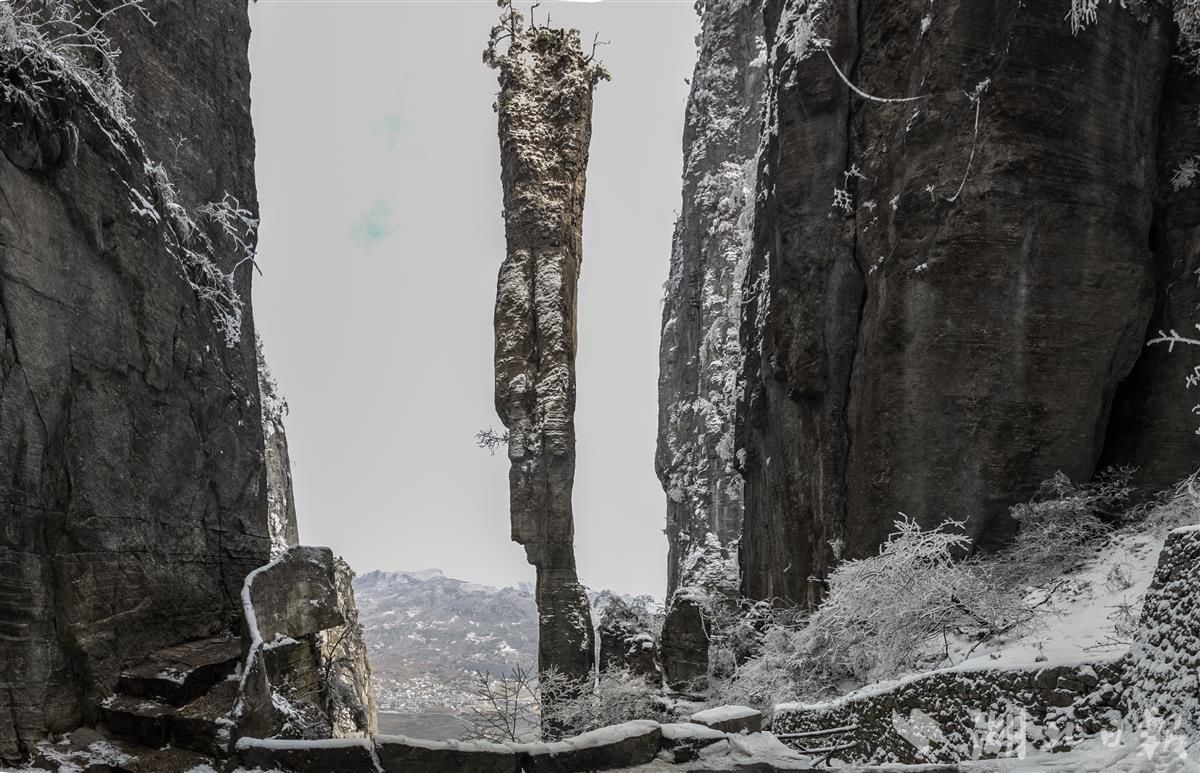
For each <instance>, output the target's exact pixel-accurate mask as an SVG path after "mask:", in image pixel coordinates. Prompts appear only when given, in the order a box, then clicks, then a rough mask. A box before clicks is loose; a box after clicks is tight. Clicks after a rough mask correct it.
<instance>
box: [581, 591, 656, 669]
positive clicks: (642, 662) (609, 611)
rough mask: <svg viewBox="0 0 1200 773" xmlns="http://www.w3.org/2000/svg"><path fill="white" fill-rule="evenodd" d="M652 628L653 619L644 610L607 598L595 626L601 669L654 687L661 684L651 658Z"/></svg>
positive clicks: (614, 598) (653, 626)
mask: <svg viewBox="0 0 1200 773" xmlns="http://www.w3.org/2000/svg"><path fill="white" fill-rule="evenodd" d="M654 628H655V625H654V619H653V617H652V616H651V615H650V613H649V612H648V611H647V610H646V609H645V608H644V607H639V606H637V605H635V604H628V603H626V602H625V601H623V600H622V599H620V598H617V597H615V596H613V597H611V598H609V599H608V603H607V605H606V606H605V607H604V611H603V612H602V613H601V615H600V624H599V625H597V626H596V635H597V636H598V637H599V639H600V642H599V643H600V657H599V663H598V665H599V668H600V670H601V671H616V670H622V669H624V670H628V671H629V672H630V673H631V674H635V675H637V676H641V677H645V678H647V679H648V680H650V681H651V682H652V683H654V684H657V683H659V682H661V678H660V676H659V672H658V664H657V663H656V662H655V658H654V650H655V647H654V640H655V636H654Z"/></svg>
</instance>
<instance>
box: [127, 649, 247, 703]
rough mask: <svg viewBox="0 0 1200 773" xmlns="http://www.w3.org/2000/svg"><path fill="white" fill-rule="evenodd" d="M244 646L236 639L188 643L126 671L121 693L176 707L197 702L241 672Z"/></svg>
mask: <svg viewBox="0 0 1200 773" xmlns="http://www.w3.org/2000/svg"><path fill="white" fill-rule="evenodd" d="M241 653H242V645H241V642H240V641H239V640H238V639H236V638H234V637H232V636H217V637H213V638H209V639H199V640H197V641H190V642H184V643H183V644H178V645H175V646H174V647H168V648H166V649H163V650H159V651H158V652H155V653H153V654H152V655H151V656H150V657H149V658H147V659H146V660H145V661H144V662H142V663H140V664H138V665H136V666H133V667H131V668H128V669H125V670H123V671H122V672H121V676H120V679H119V680H118V682H117V689H118V690H119V691H120V692H122V693H124V694H126V695H133V696H141V697H148V698H154V699H156V700H161V701H165V702H167V703H170V704H173V705H175V706H180V705H183V704H184V703H187V702H189V701H192V700H195V699H196V698H198V697H200V696H201V695H203V694H204V693H206V692H208V691H209V690H210V689H212V687H213V686H214V685H215V684H217V682H220V681H221V680H223V679H225V677H227V676H229V675H230V674H232V673H233V672H234V670H235V669H236V668H237V665H238V660H239V659H240V657H241Z"/></svg>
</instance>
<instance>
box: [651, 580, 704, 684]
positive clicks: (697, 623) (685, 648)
mask: <svg viewBox="0 0 1200 773" xmlns="http://www.w3.org/2000/svg"><path fill="white" fill-rule="evenodd" d="M659 657H660V658H661V659H662V664H663V673H664V675H665V677H666V681H667V684H668V685H669V686H670V687H671V689H673V690H677V691H680V692H693V693H700V692H702V691H703V690H704V689H706V688H707V681H706V680H707V677H708V627H707V626H706V625H705V623H704V610H703V606H702V602H701V601H700V600H698V599H697V598H695V597H692V596H683V595H679V594H676V596H675V598H673V599H672V600H671V606H670V607H669V608H668V611H667V618H666V621H665V622H664V623H663V630H662V636H661V638H660V639H659Z"/></svg>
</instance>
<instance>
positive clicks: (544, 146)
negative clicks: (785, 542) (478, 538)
mask: <svg viewBox="0 0 1200 773" xmlns="http://www.w3.org/2000/svg"><path fill="white" fill-rule="evenodd" d="M499 5H500V7H501V8H502V9H503V10H502V13H501V18H500V23H499V24H498V25H496V27H494V28H493V29H492V32H491V36H490V39H489V41H488V46H487V50H486V51H485V52H484V57H483V58H484V62H485V63H487V64H488V65H489V66H491V67H493V68H494V69H496V70H497V71H498V75H499V81H500V93H499V96H498V99H497V101H496V105H495V109H496V113H497V115H498V119H499V136H500V166H501V181H502V183H503V187H504V226H505V237H506V241H507V252H506V254H505V258H504V263H503V265H502V266H501V268H500V275H499V279H498V282H497V288H496V314H495V336H496V350H495V390H496V391H495V395H496V412H497V413H498V414H499V416H500V420H501V421H502V422H503V424H504V427H505V429H506V430H507V433H508V434H507V436H508V458H509V461H510V464H511V469H510V471H509V509H510V514H511V519H512V537H513V540H514V541H516V542H518V543H520V544H521V545H523V546H524V547H525V554H526V556H527V558H528V560H529V562H530V563H531V564H533V566H534V567H536V569H537V604H538V616H539V636H540V639H539V648H538V669H539V671H542V672H544V671H546V670H548V669H551V668H553V669H554V670H556V671H557V672H558V673H560V674H563V675H565V676H569V677H575V678H579V677H584V676H586V675H588V674H590V673H591V672H592V669H593V667H594V660H595V656H594V651H595V648H594V634H593V629H592V621H591V614H590V609H589V605H588V600H587V595H586V593H585V591H584V588H583V586H582V585H581V584H580V582H579V577H578V574H577V572H576V568H575V548H574V540H575V525H574V518H573V515H572V510H571V491H572V487H573V484H574V478H575V419H574V417H575V351H576V344H577V340H578V336H577V331H576V291H577V285H578V279H579V270H580V265H581V263H582V258H583V238H582V234H583V230H582V226H583V200H584V187H585V176H586V169H587V160H588V145H589V142H590V140H591V122H592V90H593V88H594V87H595V85H596V84H597V83H598V82H599V81H600V80H602V79H605V78H607V77H608V74H607V73H606V72H605V71H604V69H603V68H602V67H601V66H600V65H599V64H598V63H596V62H595V60H594V57H593V56H592V55H590V54H589V55H585V54H584V53H583V50H582V48H581V47H580V42H579V32H578V30H564V29H554V28H552V27H550V26H548V23H547V25H546V26H539V25H537V24H533V23H531V24H529V25H526V23H525V19H524V18H523V17H522V15H521V14H520V13H518V12H517V11H516V9H515V8H514V7H513V5H512V3H511V0H501V2H500V3H499ZM593 53H594V46H593Z"/></svg>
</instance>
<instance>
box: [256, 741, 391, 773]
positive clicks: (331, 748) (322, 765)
mask: <svg viewBox="0 0 1200 773" xmlns="http://www.w3.org/2000/svg"><path fill="white" fill-rule="evenodd" d="M237 759H238V762H240V763H241V764H242V765H243V766H245V767H248V768H253V767H257V768H262V769H264V770H279V771H284V773H330V772H331V771H337V772H338V773H376V771H377V770H378V768H377V767H376V766H375V753H374V747H373V746H372V743H371V741H370V740H368V739H365V738H339V739H333V740H325V741H280V740H276V739H267V740H259V739H256V738H242V739H239V740H238V742H237Z"/></svg>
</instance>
